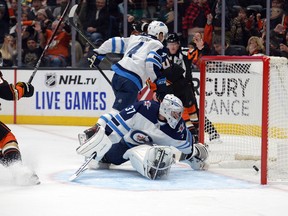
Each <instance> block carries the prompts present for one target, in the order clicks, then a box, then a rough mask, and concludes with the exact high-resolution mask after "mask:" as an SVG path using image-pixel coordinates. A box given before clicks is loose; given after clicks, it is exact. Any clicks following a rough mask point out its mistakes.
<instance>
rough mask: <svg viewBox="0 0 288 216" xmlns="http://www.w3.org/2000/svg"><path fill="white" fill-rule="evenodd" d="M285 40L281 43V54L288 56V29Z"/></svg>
mask: <svg viewBox="0 0 288 216" xmlns="http://www.w3.org/2000/svg"><path fill="white" fill-rule="evenodd" d="M285 39H286V40H285V42H284V43H281V44H280V47H279V49H280V51H281V56H283V57H286V58H288V31H287V32H286V35H285Z"/></svg>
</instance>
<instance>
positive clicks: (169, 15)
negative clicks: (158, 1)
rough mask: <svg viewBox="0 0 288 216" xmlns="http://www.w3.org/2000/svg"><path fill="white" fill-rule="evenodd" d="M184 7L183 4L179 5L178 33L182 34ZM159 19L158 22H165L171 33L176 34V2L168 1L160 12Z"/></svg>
mask: <svg viewBox="0 0 288 216" xmlns="http://www.w3.org/2000/svg"><path fill="white" fill-rule="evenodd" d="M182 6H183V4H182V3H181V4H180V3H178V23H177V26H178V32H182V17H183V12H182V10H183V9H182ZM159 13H160V14H159V18H158V20H160V21H162V22H164V23H165V24H166V25H167V27H168V29H169V33H173V32H175V29H174V20H175V18H174V17H175V11H174V0H166V5H165V6H163V7H161V9H160V12H159Z"/></svg>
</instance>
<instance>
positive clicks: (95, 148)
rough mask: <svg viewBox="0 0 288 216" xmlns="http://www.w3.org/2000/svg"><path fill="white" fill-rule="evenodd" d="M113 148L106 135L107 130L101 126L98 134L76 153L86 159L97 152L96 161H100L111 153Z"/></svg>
mask: <svg viewBox="0 0 288 216" xmlns="http://www.w3.org/2000/svg"><path fill="white" fill-rule="evenodd" d="M111 146H112V142H111V141H110V139H109V138H108V136H107V135H106V134H105V129H104V128H103V127H101V126H99V127H98V130H97V131H96V133H95V134H94V135H93V136H92V137H91V138H89V139H88V140H87V141H86V142H84V143H83V144H82V145H80V146H79V147H78V148H77V149H76V151H77V153H78V154H80V155H83V156H85V157H90V156H91V155H92V154H93V153H94V152H97V156H96V158H95V160H96V161H99V160H101V159H102V158H103V156H104V155H105V154H106V152H108V151H109V149H110V148H111Z"/></svg>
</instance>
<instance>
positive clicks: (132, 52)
mask: <svg viewBox="0 0 288 216" xmlns="http://www.w3.org/2000/svg"><path fill="white" fill-rule="evenodd" d="M95 51H96V52H97V53H98V54H106V53H119V54H123V55H124V56H123V58H122V59H121V60H120V61H119V62H118V63H116V64H114V65H113V66H112V69H113V71H114V72H115V73H117V74H119V75H120V76H123V77H126V78H128V79H130V80H132V81H133V82H134V83H135V84H136V85H137V87H138V88H139V90H140V89H142V87H143V86H144V85H145V82H146V80H147V79H148V78H150V79H151V80H152V81H154V80H155V79H156V78H157V77H159V76H160V69H161V67H162V52H163V44H162V43H161V42H160V41H158V40H156V39H155V38H152V37H151V36H149V35H131V36H130V37H128V38H123V37H113V38H111V39H109V40H107V41H105V42H104V43H103V44H102V45H101V46H100V47H99V48H98V49H96V50H95Z"/></svg>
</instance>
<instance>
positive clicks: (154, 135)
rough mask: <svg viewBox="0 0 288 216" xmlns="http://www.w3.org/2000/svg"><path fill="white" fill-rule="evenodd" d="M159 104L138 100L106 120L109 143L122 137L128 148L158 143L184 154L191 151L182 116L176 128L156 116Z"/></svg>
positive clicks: (188, 134) (187, 132)
mask: <svg viewBox="0 0 288 216" xmlns="http://www.w3.org/2000/svg"><path fill="white" fill-rule="evenodd" d="M159 106H160V105H159V103H158V102H155V101H140V102H137V103H135V104H134V105H131V106H130V107H128V108H126V109H124V110H122V111H121V112H120V113H119V114H117V115H116V116H115V117H113V118H112V120H111V121H109V122H108V124H107V125H106V128H105V131H106V134H107V135H108V136H109V139H110V140H111V141H112V143H117V142H119V141H120V140H121V139H122V138H123V139H124V141H125V142H126V144H127V145H128V146H129V145H130V146H131V147H135V146H137V145H141V144H148V145H149V144H150V145H152V144H157V145H160V146H173V147H175V148H177V149H178V150H179V151H181V152H183V153H185V154H190V153H191V149H192V144H193V143H192V142H193V141H192V136H191V134H190V132H189V131H187V129H186V126H185V122H184V121H183V119H181V120H180V121H179V123H178V124H177V126H176V127H175V129H173V128H171V127H170V126H169V124H168V123H167V122H161V121H160V120H159V119H158V115H159Z"/></svg>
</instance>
